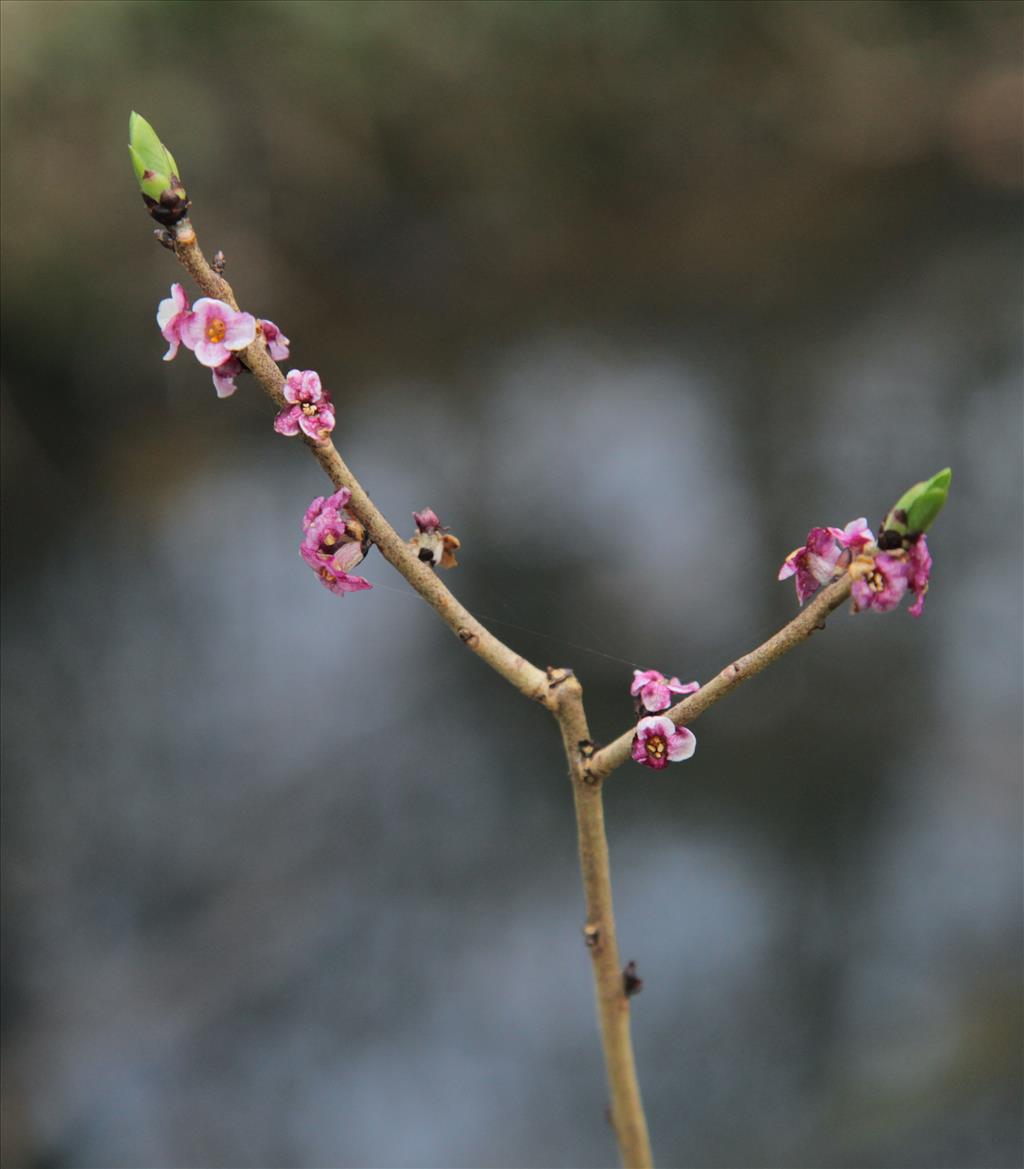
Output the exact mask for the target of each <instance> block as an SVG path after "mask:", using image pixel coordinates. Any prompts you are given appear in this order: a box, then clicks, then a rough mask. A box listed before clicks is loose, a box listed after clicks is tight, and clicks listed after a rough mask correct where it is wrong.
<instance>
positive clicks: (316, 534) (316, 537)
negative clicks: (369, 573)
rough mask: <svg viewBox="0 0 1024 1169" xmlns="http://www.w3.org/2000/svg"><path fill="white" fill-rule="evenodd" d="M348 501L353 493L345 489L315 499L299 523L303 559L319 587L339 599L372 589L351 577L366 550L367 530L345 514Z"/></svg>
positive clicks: (360, 579) (361, 579) (367, 542)
mask: <svg viewBox="0 0 1024 1169" xmlns="http://www.w3.org/2000/svg"><path fill="white" fill-rule="evenodd" d="M351 498H352V492H351V491H349V489H348V488H347V487H342V488H341V489H340V490H339V491H336V492H335V493H334V494H333V495H332V496H330V497H329V498H328V499H324V497H323V496H322V495H321V496H318V497H317V498H316V499H314V500H313V502H312V503H311V504H310V505H309V507H308V508H307V509H306V514H305V516H303V519H302V528H303V531H304V532H305V535H304V536H303V538H302V543H301V544H300V545H299V552H300V554H301V555H302V559H303V560H305V562H306V563H307V564H308V565H309V567H310V568H312V569H313V571H314V572H315V573H316V574H317V576H318V577H319V579H320V583H321V584H322V585H323V586H324V587H325V588H328V589H330V590H331V592H332V593H336V594H337V595H338V596H344V595H345V593H355V592H359V591H360V590H362V589H369V588H373V586H372V585H371V584H370V582H369V581H368V580H364V579H363V577H361V576H353V575H352V574H351V570H352V569H353V568H355V567H356V566H357V565H359V564H360V563H361V562H362V560H363V558H364V556H365V555H366V550H367V548H368V547H369V541H368V540H367V538H366V529H365V528H364V527H363V525H362V524H361V523H360V522H359V521H358V520H357V519H355V518H354V517H353V516H351V515H349V513H348V512H347V511H345V505H346V504H347V503H348V501H349V500H350V499H351Z"/></svg>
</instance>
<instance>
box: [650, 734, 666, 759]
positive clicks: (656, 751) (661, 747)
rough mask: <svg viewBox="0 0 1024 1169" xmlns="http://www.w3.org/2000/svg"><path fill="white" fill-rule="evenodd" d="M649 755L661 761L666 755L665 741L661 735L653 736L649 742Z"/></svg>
mask: <svg viewBox="0 0 1024 1169" xmlns="http://www.w3.org/2000/svg"><path fill="white" fill-rule="evenodd" d="M647 754H648V755H650V756H651V758H652V759H660V758H661V757H662V756H663V755H664V754H665V740H664V739H663V738H662V737H661V735H653V736H652V737H651V738H650V739H648V740H647Z"/></svg>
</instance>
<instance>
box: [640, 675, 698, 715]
mask: <svg viewBox="0 0 1024 1169" xmlns="http://www.w3.org/2000/svg"><path fill="white" fill-rule="evenodd" d="M699 689H700V683H699V682H687V683H686V684H685V685H684V684H683V683H682V682H680V681H679V679H678V678H666V677H665V675H664V674H662V673H660V672H659V671H658V670H634V671H633V684H632V685H631V686H630V688H629V692H630V694H632V695H633V697H634V698H636V697H637V696H639V698H640V703H641V704H642V705H643V707H644V709H645V710H649V711H652V712H655V711H659V710H665V709H667V708H668V707H670V706H671V705H672V695H673V694H692V693H693V692H694V691H695V690H699Z"/></svg>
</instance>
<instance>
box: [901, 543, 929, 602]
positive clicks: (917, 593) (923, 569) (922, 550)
mask: <svg viewBox="0 0 1024 1169" xmlns="http://www.w3.org/2000/svg"><path fill="white" fill-rule="evenodd" d="M931 574H932V557H931V553H930V552H929V551H928V538H927V537H926V536H925V535H924V533H923V532H922V533H921V535H920V536H919V537H918V538H917V540H916V541H915V542H914V543H913V544H911V545H910V551H909V552H908V553H907V575H908V576H909V584H910V590H911V592H912V593H913V594H914V597H915V600H914V603H913V604H912V605H911V606H910V608H909V609H908V610H907V612H908V613H909V614H910V615H911V617H920V616H921V612H922V610H923V609H924V595H925V593H926V592H927V591H928V578H929V577H930V576H931Z"/></svg>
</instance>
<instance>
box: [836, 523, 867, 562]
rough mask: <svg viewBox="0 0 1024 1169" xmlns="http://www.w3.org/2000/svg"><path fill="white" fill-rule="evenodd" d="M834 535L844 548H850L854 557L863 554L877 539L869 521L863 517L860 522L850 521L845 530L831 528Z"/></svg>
mask: <svg viewBox="0 0 1024 1169" xmlns="http://www.w3.org/2000/svg"><path fill="white" fill-rule="evenodd" d="M829 531H830V532H831V533H832V535H833V536H834V537H835V538H836V540H838V541H839V544H840V546H841V547H843V548H849V549H850V551H851V552H852V553H853V555H854V556H856V555H858V554H859V553H860V552H863V551H864V549H865V547H867V545H868V544H873V543H874V542H875V537H874V535H873V534H872V532H871V529H870V528H869V527H868V521H867V520H866V519H865V518H864V517H863V516H861V517H860V519H859V520H850V522H849V523H848V524H847V525H846V527H845V528H829Z"/></svg>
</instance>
